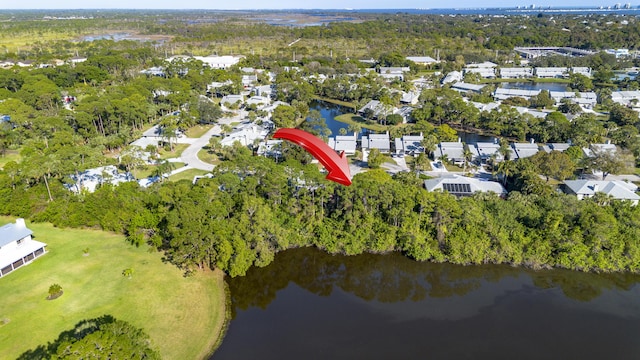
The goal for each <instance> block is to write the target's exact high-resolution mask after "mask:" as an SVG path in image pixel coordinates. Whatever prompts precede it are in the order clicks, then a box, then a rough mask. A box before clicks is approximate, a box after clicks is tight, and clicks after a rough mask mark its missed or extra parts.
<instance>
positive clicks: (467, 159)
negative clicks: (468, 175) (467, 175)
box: [462, 146, 473, 172]
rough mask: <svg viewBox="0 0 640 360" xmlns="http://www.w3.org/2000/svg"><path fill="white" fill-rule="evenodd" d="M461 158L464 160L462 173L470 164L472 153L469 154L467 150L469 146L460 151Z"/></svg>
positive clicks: (469, 151)
mask: <svg viewBox="0 0 640 360" xmlns="http://www.w3.org/2000/svg"><path fill="white" fill-rule="evenodd" d="M462 157H463V158H464V162H463V165H462V166H463V168H462V172H466V171H467V165H468V164H469V163H470V162H471V159H473V153H472V152H471V150H469V146H465V147H464V150H463V151H462Z"/></svg>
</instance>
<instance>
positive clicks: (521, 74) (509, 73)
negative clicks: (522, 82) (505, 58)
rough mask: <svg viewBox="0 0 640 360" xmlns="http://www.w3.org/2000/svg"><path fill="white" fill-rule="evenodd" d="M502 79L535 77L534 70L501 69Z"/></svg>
mask: <svg viewBox="0 0 640 360" xmlns="http://www.w3.org/2000/svg"><path fill="white" fill-rule="evenodd" d="M500 77H501V78H503V79H526V78H530V77H533V68H530V67H511V68H500Z"/></svg>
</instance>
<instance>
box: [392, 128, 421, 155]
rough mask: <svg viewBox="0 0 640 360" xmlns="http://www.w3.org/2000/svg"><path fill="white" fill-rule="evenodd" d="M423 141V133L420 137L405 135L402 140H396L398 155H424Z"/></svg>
mask: <svg viewBox="0 0 640 360" xmlns="http://www.w3.org/2000/svg"><path fill="white" fill-rule="evenodd" d="M423 139H424V137H423V136H422V133H420V135H404V136H402V137H401V138H395V145H396V154H406V155H414V154H415V155H417V154H419V153H423V152H424V146H422V140H423Z"/></svg>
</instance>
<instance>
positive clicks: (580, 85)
mask: <svg viewBox="0 0 640 360" xmlns="http://www.w3.org/2000/svg"><path fill="white" fill-rule="evenodd" d="M569 86H570V87H571V88H572V89H575V90H578V91H589V90H591V89H593V82H592V81H591V79H590V78H589V77H587V76H585V75H582V74H577V73H573V74H571V75H569Z"/></svg>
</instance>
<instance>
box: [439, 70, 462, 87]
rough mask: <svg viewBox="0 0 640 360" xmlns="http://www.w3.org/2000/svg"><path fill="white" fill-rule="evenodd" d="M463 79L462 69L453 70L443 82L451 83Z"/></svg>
mask: <svg viewBox="0 0 640 360" xmlns="http://www.w3.org/2000/svg"><path fill="white" fill-rule="evenodd" d="M459 81H462V73H461V72H460V71H452V72H450V73H448V74H447V75H446V76H445V77H444V79H442V83H443V84H449V83H452V82H459Z"/></svg>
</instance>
